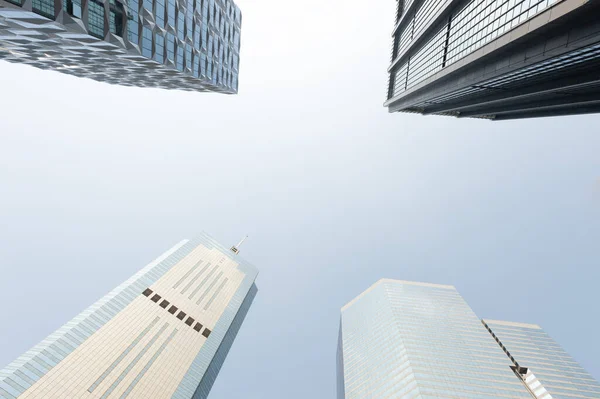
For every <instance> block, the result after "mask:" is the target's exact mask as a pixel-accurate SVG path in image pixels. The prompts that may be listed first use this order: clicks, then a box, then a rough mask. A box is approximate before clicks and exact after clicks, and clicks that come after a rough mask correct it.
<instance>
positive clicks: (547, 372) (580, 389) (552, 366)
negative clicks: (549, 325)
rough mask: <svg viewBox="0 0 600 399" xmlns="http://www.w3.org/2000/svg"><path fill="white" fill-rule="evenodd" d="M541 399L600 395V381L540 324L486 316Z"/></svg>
mask: <svg viewBox="0 0 600 399" xmlns="http://www.w3.org/2000/svg"><path fill="white" fill-rule="evenodd" d="M483 323H484V325H485V327H486V328H487V329H488V330H489V332H490V333H491V334H492V335H493V336H494V338H496V339H497V341H498V344H499V345H501V347H502V348H503V349H504V351H505V352H506V354H507V355H508V356H509V357H510V358H511V360H512V362H513V364H514V370H515V371H516V372H517V373H518V374H517V375H519V376H521V378H522V379H523V381H525V384H526V385H527V386H528V388H529V389H530V390H531V392H532V394H533V395H534V396H535V397H536V398H538V399H552V398H554V399H582V398H596V399H597V398H600V384H599V383H598V381H596V380H595V379H594V378H593V377H592V376H591V375H590V374H589V373H588V372H587V371H585V370H584V369H583V368H582V367H581V366H580V365H579V364H578V363H577V362H576V361H575V359H573V358H572V357H571V356H570V355H569V354H568V353H567V352H565V350H564V349H562V348H561V347H560V345H558V344H557V343H556V342H555V341H554V340H553V339H552V338H551V337H550V336H548V334H546V332H545V331H544V330H542V328H541V327H540V326H537V325H534V324H525V323H514V322H507V321H496V320H488V319H486V320H483Z"/></svg>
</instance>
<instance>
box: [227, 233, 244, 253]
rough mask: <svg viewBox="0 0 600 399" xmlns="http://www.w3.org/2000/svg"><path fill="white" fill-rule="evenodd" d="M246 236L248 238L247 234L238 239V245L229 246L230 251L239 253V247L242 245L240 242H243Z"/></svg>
mask: <svg viewBox="0 0 600 399" xmlns="http://www.w3.org/2000/svg"><path fill="white" fill-rule="evenodd" d="M246 238H248V235H246V236H245V237H244V238H242V239H241V240H240V242H239V243H238V245H234V246H233V247H231V252H233V253H234V254H236V255H237V254H239V253H240V247H241V246H242V244H243V243H244V241H246Z"/></svg>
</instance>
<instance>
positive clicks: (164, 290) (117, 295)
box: [0, 234, 258, 399]
mask: <svg viewBox="0 0 600 399" xmlns="http://www.w3.org/2000/svg"><path fill="white" fill-rule="evenodd" d="M257 274H258V271H257V269H256V268H255V267H254V266H252V265H251V264H249V263H247V262H246V261H244V260H243V259H242V258H240V257H239V256H237V255H236V254H235V253H234V252H232V250H229V249H227V248H225V247H223V246H221V245H220V244H218V243H217V242H216V241H215V240H214V239H212V238H211V237H210V236H208V235H206V234H202V235H201V236H200V237H198V238H197V239H195V240H184V241H182V242H180V243H179V244H177V245H176V246H175V247H173V248H171V249H170V250H168V251H167V252H165V253H164V254H163V255H161V256H160V257H159V258H158V259H156V260H155V261H153V262H152V263H150V264H149V265H147V266H146V267H145V268H143V269H142V270H140V271H139V272H138V273H136V274H135V275H134V276H133V277H131V278H130V279H129V280H127V281H125V282H124V283H123V284H121V285H120V286H118V287H117V288H115V289H114V290H112V291H111V292H110V293H109V294H107V295H106V296H104V297H103V298H102V299H100V300H99V301H98V302H96V303H95V304H93V305H92V306H91V307H89V308H88V309H86V310H85V311H83V312H82V313H81V314H79V315H78V316H77V317H75V318H74V319H73V320H71V321H70V322H68V323H67V324H65V325H64V326H63V327H61V328H60V329H58V330H57V331H56V332H54V333H53V334H51V335H50V336H48V337H47V338H46V339H44V340H43V341H42V342H40V343H39V344H38V345H36V346H35V347H34V348H32V349H31V350H29V351H28V352H26V353H24V354H23V355H22V356H21V357H19V358H17V359H16V360H15V361H13V362H12V363H11V364H9V365H8V366H7V367H6V368H4V369H3V370H0V398H1V399H16V398H19V399H25V398H40V399H41V398H44V399H54V398H56V399H59V398H60V399H64V398H101V399H125V398H153V399H163V398H164V399H167V398H172V399H191V398H193V399H202V398H206V397H207V396H208V393H209V391H210V389H211V387H212V385H213V383H214V381H215V379H216V377H217V374H218V372H219V370H220V368H221V366H222V365H223V362H224V361H225V357H226V356H227V353H228V352H229V349H230V348H231V346H232V344H233V341H234V339H235V337H236V334H237V332H238V331H239V329H240V327H241V324H242V322H243V320H244V318H245V316H246V314H247V312H248V310H249V308H250V305H251V304H252V301H253V299H254V297H255V295H256V293H257V288H256V285H255V284H254V281H255V279H256V276H257Z"/></svg>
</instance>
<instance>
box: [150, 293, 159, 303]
mask: <svg viewBox="0 0 600 399" xmlns="http://www.w3.org/2000/svg"><path fill="white" fill-rule="evenodd" d="M159 300H160V295H158V294H155V295H154V296H153V297H152V302H158V301H159Z"/></svg>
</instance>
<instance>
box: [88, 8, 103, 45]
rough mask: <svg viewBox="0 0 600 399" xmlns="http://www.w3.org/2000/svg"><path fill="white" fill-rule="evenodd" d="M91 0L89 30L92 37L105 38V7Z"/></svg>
mask: <svg viewBox="0 0 600 399" xmlns="http://www.w3.org/2000/svg"><path fill="white" fill-rule="evenodd" d="M96 1H98V0H91V1H90V2H89V5H88V30H89V33H90V35H92V36H96V37H97V38H99V39H102V38H104V5H103V4H100V3H97V2H96Z"/></svg>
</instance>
